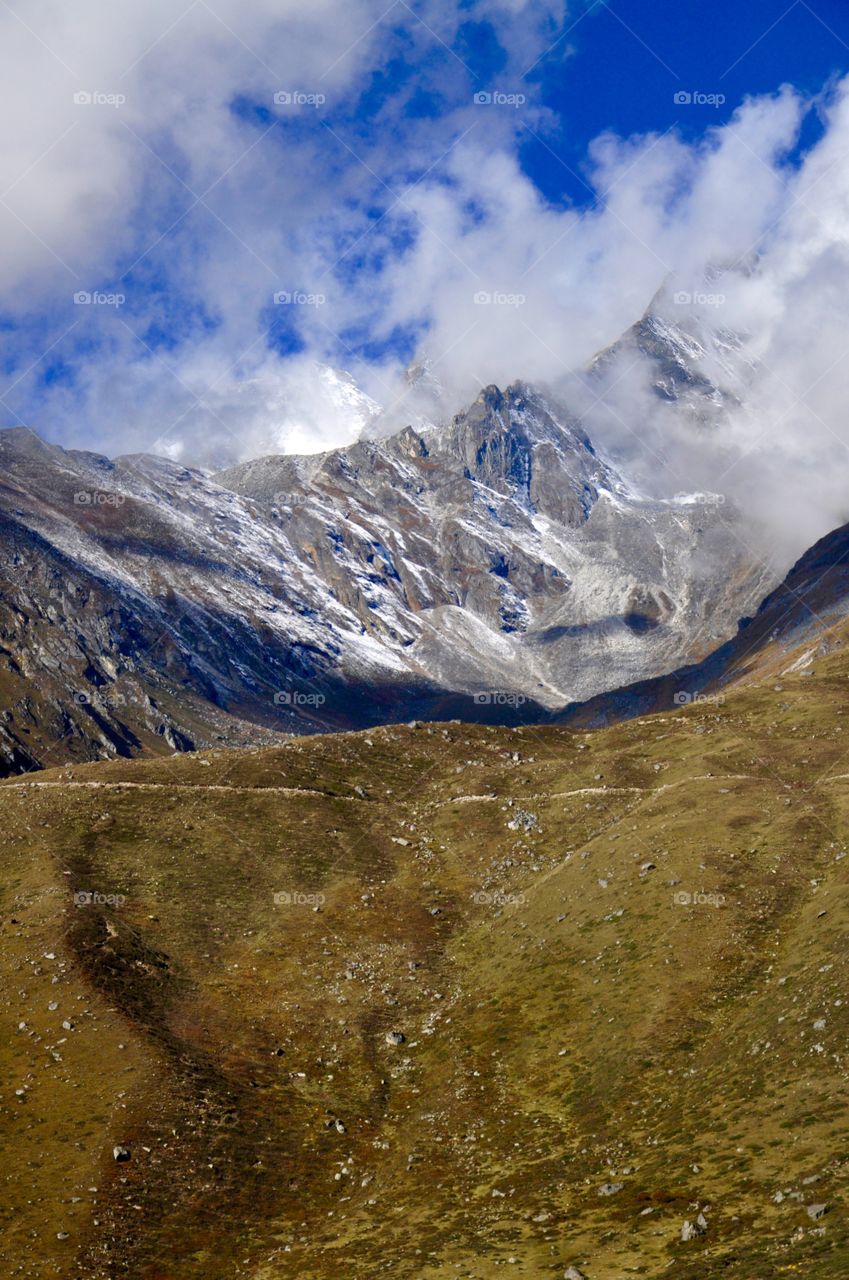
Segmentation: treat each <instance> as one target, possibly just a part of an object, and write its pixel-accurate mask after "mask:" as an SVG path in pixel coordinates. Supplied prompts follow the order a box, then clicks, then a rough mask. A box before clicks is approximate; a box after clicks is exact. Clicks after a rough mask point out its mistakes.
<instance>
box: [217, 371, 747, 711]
mask: <svg viewBox="0 0 849 1280" xmlns="http://www.w3.org/2000/svg"><path fill="white" fill-rule="evenodd" d="M218 479H219V481H220V482H221V483H222V484H226V485H227V486H229V487H230V488H232V489H234V490H236V491H237V492H238V493H240V494H242V495H243V496H246V497H249V498H251V499H253V500H255V501H256V502H257V503H259V504H262V505H263V506H264V507H265V509H266V510H267V511H268V513H269V516H270V517H271V518H272V519H276V520H278V521H279V522H280V524H281V525H282V526H283V527H284V528H285V530H286V533H287V536H288V537H289V539H290V541H291V542H292V544H293V546H297V547H299V548H301V549H302V553H303V554H304V555H305V556H306V557H307V558H308V559H309V560H310V562H311V563H312V564H313V565H314V566H315V568H316V570H317V572H318V573H319V575H320V576H321V578H322V580H323V581H325V582H327V583H329V584H330V585H331V586H332V588H333V592H334V595H335V596H336V598H337V599H338V600H339V601H340V602H341V603H344V604H345V605H346V606H347V607H348V608H349V609H351V610H352V611H353V612H355V613H356V614H357V616H358V617H359V618H360V619H361V621H362V622H363V625H364V626H366V627H367V628H368V630H369V632H370V633H371V634H372V635H374V636H375V637H377V638H379V639H380V641H381V642H382V643H385V644H388V645H391V646H393V647H396V648H398V647H400V648H399V652H400V655H401V657H402V658H403V660H404V661H405V662H407V663H409V664H411V666H414V667H418V668H419V669H420V670H422V671H424V672H427V673H428V675H429V676H431V677H432V678H433V679H435V680H436V681H437V682H438V683H439V684H441V685H443V686H445V687H447V688H451V689H464V690H467V691H470V692H472V693H475V692H485V691H487V690H490V691H491V690H501V691H505V690H509V691H513V692H515V693H517V694H519V695H521V696H522V697H525V698H527V699H532V700H534V701H536V702H540V703H543V704H544V705H546V706H548V707H554V706H557V705H558V704H562V703H563V702H565V701H569V700H570V699H573V698H575V697H584V696H588V690H590V689H598V688H599V686H606V687H613V685H615V684H617V683H620V682H621V675H622V673H623V672H624V671H634V672H639V673H640V674H642V673H644V672H645V670H646V667H647V666H648V667H649V668H652V669H654V670H656V671H658V670H662V669H664V668H665V667H668V664H669V663H670V661H672V662H673V663H674V657H673V654H675V653H677V652H680V651H682V649H683V650H685V651H687V652H693V651H694V650H700V651H701V652H702V653H704V652H707V651H708V650H709V649H710V648H711V647H712V646H713V644H714V643H716V642H718V641H719V640H721V638H723V636H725V635H727V634H729V631H731V630H733V628H734V625H735V622H736V618H737V617H738V616H739V613H740V612H741V604H742V602H743V601H744V600H747V601H748V602H749V603H750V604H751V603H753V602H754V601H756V600H757V599H759V598H760V596H761V594H762V593H763V591H764V589H765V588H766V587H767V586H768V585H772V583H767V582H766V581H765V580H764V577H763V576H762V571H761V570H759V569H757V568H755V567H753V566H752V565H751V563H750V561H749V559H748V555H747V552H746V550H745V548H744V547H743V545H742V544H741V542H740V540H739V539H738V537H737V535H736V530H735V524H736V523H737V520H738V517H737V515H736V514H735V513H734V512H733V511H731V510H730V509H728V508H724V509H722V510H720V509H719V508H718V507H717V506H712V505H710V504H709V503H705V502H703V501H700V500H699V496H698V495H694V496H693V498H692V499H691V500H688V501H679V502H658V501H652V500H650V499H647V498H643V497H641V496H639V495H637V494H635V493H633V492H632V491H631V490H630V489H629V488H628V486H627V484H626V483H625V481H624V480H623V479H622V478H621V477H620V476H619V475H617V473H616V471H615V470H614V469H613V467H612V466H610V465H609V464H608V463H607V462H605V461H604V460H602V459H600V458H599V457H598V456H597V455H596V453H595V451H594V449H593V446H592V444H591V442H590V441H589V439H588V438H587V436H586V435H585V433H584V432H583V430H582V429H581V427H580V424H579V423H577V422H576V421H574V420H573V419H570V418H569V415H568V414H566V413H564V412H563V411H562V410H559V409H558V408H556V407H555V406H553V405H551V404H550V403H548V402H547V401H546V399H545V398H544V397H542V396H541V395H539V394H537V393H535V392H533V391H531V390H530V389H529V388H527V387H524V386H522V385H520V384H517V385H516V386H513V387H511V388H509V389H508V390H507V391H506V392H502V391H499V390H498V389H497V388H494V387H491V388H488V389H487V390H486V391H484V392H483V393H482V395H481V396H480V398H479V399H478V400H477V402H476V403H475V404H474V405H473V406H472V407H471V408H470V409H469V410H468V412H466V413H464V414H461V415H458V416H457V417H456V418H454V419H453V421H452V422H450V423H449V424H447V425H446V426H443V427H439V428H435V429H433V430H431V431H428V432H421V433H418V432H415V431H412V430H405V431H403V432H401V433H400V434H398V435H396V436H394V437H391V438H390V439H388V440H383V441H380V442H374V441H369V442H366V441H361V442H359V443H358V444H356V445H354V446H352V447H351V448H349V449H345V450H339V451H335V452H334V453H331V454H326V455H323V456H319V457H312V458H303V459H293V458H286V459H277V458H265V459H259V460H257V461H255V462H250V463H246V464H244V465H243V466H240V467H236V468H233V469H231V470H229V471H227V472H225V473H223V474H222V475H220V476H219V477H218ZM744 607H745V606H744Z"/></svg>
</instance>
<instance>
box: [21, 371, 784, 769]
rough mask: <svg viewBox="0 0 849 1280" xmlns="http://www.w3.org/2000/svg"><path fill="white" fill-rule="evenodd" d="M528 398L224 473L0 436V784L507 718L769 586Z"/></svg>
mask: <svg viewBox="0 0 849 1280" xmlns="http://www.w3.org/2000/svg"><path fill="white" fill-rule="evenodd" d="M743 531H744V525H743V524H742V523H741V516H740V515H739V513H737V512H735V511H734V510H733V509H732V508H731V507H730V506H726V507H720V506H719V505H716V504H714V503H712V502H711V499H710V497H709V495H698V494H694V495H690V496H689V497H687V498H684V499H681V500H676V501H657V500H653V499H649V498H647V497H645V496H642V495H640V494H639V493H637V492H635V490H634V489H633V488H632V487H631V486H629V484H628V482H627V480H626V479H625V478H624V477H623V476H621V475H620V474H619V473H618V472H617V470H616V469H615V468H614V466H613V465H612V464H611V463H610V462H609V461H607V460H605V459H604V458H602V457H601V456H600V455H599V454H598V453H597V451H596V450H595V448H594V447H593V445H592V443H591V441H590V440H589V438H588V437H587V436H586V434H585V432H584V431H583V429H582V428H581V425H580V423H579V422H577V421H576V420H575V419H574V418H572V417H571V416H570V415H569V414H568V412H566V411H565V410H563V409H562V408H561V407H559V406H557V405H556V404H554V403H553V402H552V401H550V400H549V399H548V398H547V397H545V396H544V395H542V394H541V393H539V392H537V391H534V390H532V389H531V388H528V387H525V386H523V385H521V384H516V385H514V386H512V387H510V388H508V389H507V390H506V391H501V390H499V389H498V388H495V387H491V388H488V389H487V390H486V391H484V392H483V393H482V394H481V396H480V397H479V399H478V400H477V401H476V402H475V404H473V405H472V406H471V407H470V408H469V409H468V411H466V412H465V413H463V414H459V415H457V416H456V417H455V418H454V419H453V420H452V421H450V422H449V423H447V424H444V425H442V426H438V427H434V428H432V429H430V430H428V431H422V432H418V431H415V430H413V429H411V428H405V429H404V430H402V431H400V432H398V433H396V434H395V435H394V436H391V437H389V438H388V439H382V440H376V441H358V442H357V443H355V444H353V445H351V446H349V447H347V448H344V449H337V450H333V451H331V452H329V453H325V454H314V455H308V456H284V457H271V458H262V459H259V460H256V461H253V462H248V463H245V464H242V465H240V466H237V467H234V468H231V469H229V470H227V471H225V472H222V473H220V474H218V475H216V476H210V475H208V474H206V473H204V472H201V471H198V470H195V469H191V468H187V467H184V466H182V465H180V464H178V463H176V462H173V461H168V460H163V459H157V458H151V457H147V456H141V455H136V456H128V457H122V458H117V459H114V460H110V459H108V458H104V457H101V456H99V455H95V454H90V453H82V452H77V451H64V450H62V449H60V448H58V447H56V446H51V445H48V444H45V443H44V442H43V441H41V440H39V438H38V437H37V436H35V435H34V434H33V433H32V432H30V431H27V430H25V429H12V430H10V431H5V432H3V433H0V541H2V548H3V552H4V557H3V559H4V564H5V566H6V567H5V569H4V570H3V571H2V574H3V577H2V580H0V589H1V590H0V646H1V647H2V648H0V688H2V692H3V698H4V701H3V705H4V707H5V712H4V721H3V723H2V725H0V753H2V758H3V760H4V762H5V763H4V765H3V768H4V769H5V770H6V771H14V770H18V769H21V768H28V767H32V766H33V765H36V764H44V763H48V764H49V763H52V762H58V761H60V760H62V759H65V758H68V759H92V758H98V757H100V756H103V755H115V754H117V755H130V754H135V753H137V752H139V751H141V750H160V751H161V750H180V749H186V748H189V747H191V746H195V745H196V746H208V745H210V744H211V743H215V742H226V743H228V744H230V745H243V744H258V743H260V744H261V743H263V742H265V743H269V742H273V741H275V740H277V737H278V736H279V734H281V733H290V732H296V733H302V732H308V731H315V730H316V729H322V728H333V729H340V728H356V727H359V726H364V725H369V724H375V723H380V722H387V721H392V720H400V719H408V718H409V717H410V716H421V717H425V718H442V719H447V718H452V717H453V716H461V717H462V718H464V719H468V720H490V721H502V722H503V721H506V722H511V721H512V722H515V721H517V720H519V719H520V718H521V719H524V720H529V721H530V720H534V719H540V718H545V717H547V716H548V715H549V714H550V712H551V711H552V710H553V709H557V708H559V707H561V706H563V705H565V704H567V703H570V702H574V701H576V700H585V699H587V698H590V697H592V696H594V695H595V694H597V693H599V692H601V691H603V690H609V689H612V688H616V687H618V686H619V685H622V684H625V683H628V682H629V681H630V680H633V679H634V678H636V677H637V676H644V675H646V674H649V675H651V674H658V673H660V672H662V671H665V670H669V669H671V668H674V667H676V666H678V665H680V664H681V663H682V661H687V660H691V659H693V658H698V657H702V656H703V655H705V654H706V653H708V652H710V650H711V649H712V648H714V647H715V646H716V644H717V643H719V642H721V641H722V640H723V639H725V638H726V637H727V636H728V635H730V634H732V633H733V630H734V628H735V625H736V622H737V619H738V618H739V617H740V616H741V615H742V614H743V613H746V612H748V611H750V610H751V609H753V608H754V607H755V605H756V603H757V602H758V600H759V599H760V598H761V597H762V596H763V594H764V592H765V591H766V590H767V589H769V587H771V586H773V585H774V583H773V582H772V580H770V579H769V578H768V576H767V573H766V571H765V570H764V569H763V568H761V567H760V566H759V565H756V564H754V563H753V562H752V557H751V555H750V553H749V551H748V550H747V548H746V546H745V539H744V538H743V537H741V534H742V533H743Z"/></svg>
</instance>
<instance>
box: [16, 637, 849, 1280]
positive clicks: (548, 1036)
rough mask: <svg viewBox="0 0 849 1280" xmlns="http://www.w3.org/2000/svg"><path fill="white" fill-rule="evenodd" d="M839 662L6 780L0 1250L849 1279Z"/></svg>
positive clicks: (203, 1278)
mask: <svg viewBox="0 0 849 1280" xmlns="http://www.w3.org/2000/svg"><path fill="white" fill-rule="evenodd" d="M847 679H849V661H847V651H846V650H845V649H839V650H835V651H834V652H832V653H829V654H828V655H825V656H824V657H823V658H822V659H818V660H817V662H816V664H815V667H814V674H813V676H810V677H809V676H805V675H804V673H803V671H802V670H797V671H796V672H791V673H789V674H788V675H787V676H786V678H784V679H782V680H781V681H780V683H781V685H782V689H781V690H780V691H775V690H773V689H772V688H771V687H769V686H767V685H762V686H761V687H759V688H757V687H752V686H748V687H745V688H743V687H738V688H735V689H734V690H733V691H731V692H730V693H729V696H728V699H727V701H726V702H724V703H722V704H718V705H717V706H703V705H691V706H688V707H684V708H680V709H679V710H678V711H676V712H672V713H669V714H663V715H659V716H652V717H645V718H641V719H639V720H632V721H629V722H628V723H627V724H623V725H617V726H615V727H613V728H610V729H607V730H602V731H599V732H597V733H584V732H573V731H571V730H569V729H563V728H551V727H545V728H540V727H528V728H524V729H507V728H498V727H486V726H469V725H450V724H449V725H420V726H418V727H412V726H401V727H397V726H396V727H379V728H377V729H374V730H371V731H368V732H364V733H360V734H338V735H331V736H329V737H328V736H324V737H321V738H302V739H298V740H292V741H291V742H289V743H288V744H287V745H285V746H282V747H273V748H266V749H263V750H259V751H247V752H244V751H243V752H228V751H221V750H213V751H208V752H203V753H200V754H190V755H183V756H181V757H179V758H175V759H165V760H158V761H156V760H155V761H151V760H147V761H133V762H127V761H114V762H106V763H99V764H94V765H86V766H81V767H65V768H62V769H53V770H50V771H47V772H44V773H41V774H39V775H37V776H36V777H32V778H28V779H23V780H21V779H12V780H9V781H7V782H5V783H3V784H2V785H0V817H1V818H2V821H3V825H4V830H5V832H6V836H5V839H4V841H3V844H2V848H0V869H1V870H2V874H0V895H2V912H0V941H2V945H0V973H2V980H0V1011H1V1012H2V1019H3V1026H2V1034H0V1078H2V1086H0V1141H2V1146H3V1177H2V1179H1V1180H0V1188H2V1191H0V1260H2V1263H3V1264H4V1267H3V1269H4V1271H5V1273H6V1274H7V1275H9V1276H27V1275H29V1276H31V1277H34V1278H35V1277H38V1278H39V1280H41V1277H47V1276H50V1277H52V1278H53V1280H121V1278H123V1277H127V1278H130V1277H131V1278H132V1280H232V1278H233V1277H241V1280H335V1278H336V1277H339V1276H344V1277H346V1278H347V1277H350V1278H351V1280H373V1278H374V1277H376V1276H381V1275H384V1274H386V1275H390V1274H391V1275H392V1276H393V1277H398V1278H399V1280H420V1277H427V1278H428V1280H448V1278H449V1277H455V1276H466V1277H477V1278H478V1280H496V1278H497V1277H499V1276H502V1275H513V1276H523V1277H532V1278H533V1280H537V1277H549V1276H550V1277H552V1280H558V1278H559V1280H562V1278H563V1277H564V1276H566V1277H568V1280H574V1277H575V1275H576V1274H577V1275H582V1276H585V1277H587V1280H614V1277H622V1276H628V1275H640V1276H645V1277H647V1278H648V1280H660V1277H662V1276H668V1275H670V1274H674V1275H675V1276H676V1277H677V1280H713V1278H714V1277H719V1276H722V1277H726V1278H727V1280H754V1278H755V1277H757V1278H760V1277H763V1280H766V1278H767V1277H776V1276H784V1275H785V1274H786V1275H800V1276H811V1277H816V1280H843V1278H844V1277H845V1276H846V1275H847V1274H849V1219H847V1212H846V1187H847V1178H848V1177H849V1121H847V1116H849V1097H847V1074H846V1063H847V1059H849V1003H847V1000H846V995H845V968H844V966H845V964H846V939H847V936H849V910H847V901H849V898H847V892H846V891H847V888H849V881H848V880H847V877H849V872H848V871H847V868H849V860H847V858H846V850H847V846H848V845H849V817H847V815H849V806H847V804H846V803H844V799H843V797H844V795H845V794H846V795H847V796H849V792H847V762H846V741H845V739H846V710H847V708H846V689H847ZM688 1224H689V1225H688Z"/></svg>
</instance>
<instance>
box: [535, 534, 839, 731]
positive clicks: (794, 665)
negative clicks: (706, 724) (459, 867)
mask: <svg viewBox="0 0 849 1280" xmlns="http://www.w3.org/2000/svg"><path fill="white" fill-rule="evenodd" d="M847 640H849V525H844V526H843V527H842V528H840V529H837V530H835V531H834V532H833V533H830V534H828V535H827V536H826V537H825V538H822V539H820V541H819V542H818V543H816V545H815V546H814V547H812V548H811V549H810V551H807V552H806V553H805V555H804V556H802V558H801V559H800V560H799V561H798V562H797V563H796V564H795V565H794V566H793V568H792V569H791V570H790V572H789V573H788V575H787V577H786V578H785V580H784V582H783V583H782V584H781V585H780V586H779V587H777V588H776V590H775V591H773V592H771V593H770V594H769V595H768V596H767V598H766V599H765V600H764V601H763V603H762V604H761V606H760V608H759V609H758V610H757V612H756V613H755V615H754V616H753V617H747V618H744V619H743V620H742V622H741V624H740V628H739V630H738V633H737V635H736V636H735V637H734V638H733V639H732V640H729V641H728V642H727V643H726V644H724V645H721V646H720V647H719V648H718V649H717V650H716V651H715V652H714V653H711V654H709V655H708V657H707V658H705V659H704V660H703V661H702V662H699V663H694V664H690V665H687V666H684V667H681V668H678V669H677V670H675V671H672V672H671V673H670V674H668V675H664V676H661V677H659V678H656V679H653V680H641V681H638V682H636V683H634V684H632V685H628V686H625V687H624V688H622V689H617V690H614V691H612V692H611V693H607V694H601V695H599V696H597V697H595V698H592V699H589V700H587V701H586V702H585V703H582V704H579V705H576V706H572V707H569V708H567V709H566V711H565V712H564V713H563V714H562V716H558V717H557V718H558V719H560V720H563V721H564V722H566V723H572V724H581V725H604V724H610V723H612V722H613V721H616V720H622V719H627V718H629V717H631V716H636V715H644V714H645V713H647V712H654V711H661V710H668V709H669V708H671V707H674V706H680V705H684V704H686V703H690V702H701V701H704V702H706V703H716V702H721V701H722V700H723V698H724V697H725V696H726V693H727V691H728V689H729V688H730V687H734V686H736V685H738V684H744V685H745V684H755V685H757V684H760V683H762V682H765V681H770V680H778V679H781V678H782V677H784V676H786V675H788V674H793V673H801V674H802V675H812V674H813V671H814V668H815V666H816V665H817V663H818V661H819V660H821V659H822V658H823V657H824V656H825V655H826V654H829V653H831V652H832V650H834V649H838V648H842V647H843V646H844V645H845V644H846V643H847Z"/></svg>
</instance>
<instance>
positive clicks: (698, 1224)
mask: <svg viewBox="0 0 849 1280" xmlns="http://www.w3.org/2000/svg"><path fill="white" fill-rule="evenodd" d="M707 1229H708V1224H707V1218H706V1217H705V1215H704V1214H703V1213H700V1214H699V1216H698V1217H697V1218H696V1220H695V1222H689V1221H687V1222H685V1223H684V1225H683V1227H682V1228H681V1239H682V1240H685V1241H686V1240H696V1239H698V1237H699V1236H703V1235H704V1234H705V1232H706V1231H707Z"/></svg>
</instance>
